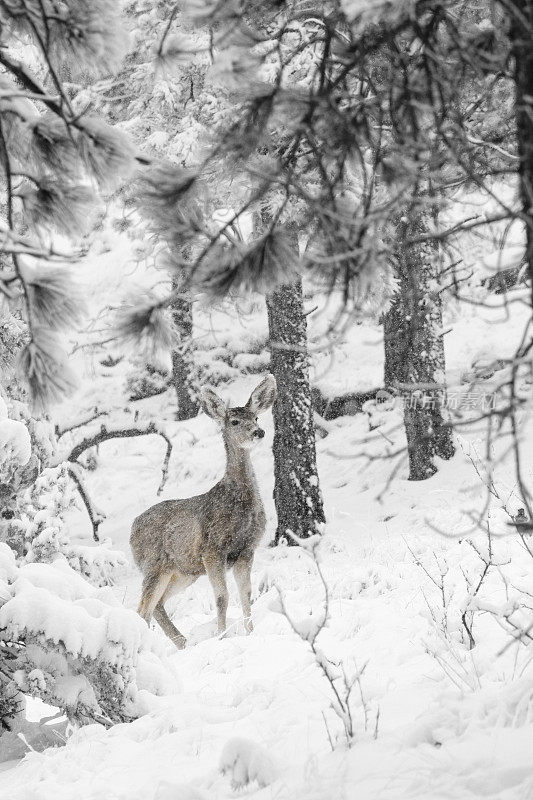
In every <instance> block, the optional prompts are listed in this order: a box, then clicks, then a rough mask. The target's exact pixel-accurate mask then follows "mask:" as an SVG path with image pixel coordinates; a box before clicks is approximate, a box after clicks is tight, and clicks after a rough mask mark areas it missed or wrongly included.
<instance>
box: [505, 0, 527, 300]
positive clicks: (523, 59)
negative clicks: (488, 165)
mask: <svg viewBox="0 0 533 800" xmlns="http://www.w3.org/2000/svg"><path fill="white" fill-rule="evenodd" d="M507 8H508V13H509V14H510V16H511V33H510V36H511V41H512V45H513V55H514V78H515V114H516V135H517V139H518V154H519V156H520V163H519V166H518V174H519V178H520V194H521V200H522V211H523V213H524V219H525V225H526V262H527V270H528V276H529V279H530V282H531V293H532V294H531V305H532V307H533V33H532V31H533V0H511V2H510V3H509V6H508V7H507Z"/></svg>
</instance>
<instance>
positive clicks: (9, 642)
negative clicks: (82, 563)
mask: <svg viewBox="0 0 533 800" xmlns="http://www.w3.org/2000/svg"><path fill="white" fill-rule="evenodd" d="M154 642H155V639H153V638H152V634H151V633H150V631H149V629H148V628H147V627H146V625H145V624H144V623H143V621H142V620H141V619H140V617H138V616H137V614H135V613H134V612H133V611H130V610H127V609H125V608H123V607H122V606H121V605H120V604H119V603H118V602H117V601H116V600H115V599H114V598H113V596H112V595H111V594H110V593H109V591H108V590H105V589H97V588H95V587H93V586H91V585H90V584H89V583H87V581H85V580H84V579H83V578H82V577H81V576H80V575H78V574H77V573H76V572H75V571H74V570H73V569H72V568H71V567H70V566H69V565H68V563H67V561H66V559H64V558H63V557H58V558H57V559H56V560H55V561H54V563H53V564H23V565H22V566H17V563H16V560H15V556H14V554H13V552H12V551H11V549H10V548H9V547H7V545H5V544H0V643H2V646H3V647H9V648H10V652H11V653H12V656H13V657H12V658H11V659H10V660H9V661H7V660H3V661H2V668H1V669H0V680H1V681H2V682H3V685H2V697H3V698H4V697H6V698H13V699H12V700H11V704H12V705H13V704H14V703H18V704H19V705H21V700H22V695H23V694H31V695H34V696H38V697H40V698H42V699H43V700H44V701H45V702H47V703H50V704H51V705H54V706H59V708H61V709H63V710H64V711H65V713H66V714H67V716H68V718H69V720H70V721H72V722H73V723H76V724H84V723H87V722H90V721H94V720H99V721H101V722H104V723H105V724H110V723H113V722H120V721H124V720H129V719H133V718H135V717H137V716H139V715H141V714H143V713H144V712H145V711H146V710H147V708H148V704H149V697H150V695H151V694H169V693H174V692H175V691H176V676H175V675H174V674H173V673H172V671H171V670H170V668H169V667H168V665H167V664H166V663H165V662H164V661H163V660H162V658H161V653H160V651H158V650H156V649H154ZM8 724H9V723H8ZM9 727H11V726H9Z"/></svg>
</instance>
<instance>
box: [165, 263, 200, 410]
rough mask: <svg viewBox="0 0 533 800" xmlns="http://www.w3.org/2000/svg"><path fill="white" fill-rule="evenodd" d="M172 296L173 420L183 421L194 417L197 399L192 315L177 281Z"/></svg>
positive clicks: (188, 297) (185, 295)
mask: <svg viewBox="0 0 533 800" xmlns="http://www.w3.org/2000/svg"><path fill="white" fill-rule="evenodd" d="M172 286H173V289H174V290H175V292H176V294H175V296H174V299H173V300H172V303H171V306H170V310H171V313H172V322H173V325H174V328H175V331H176V339H177V343H176V344H175V345H174V347H173V348H172V385H173V386H174V391H175V392H176V399H177V403H178V410H177V415H176V416H177V419H179V420H186V419H191V418H192V417H195V416H196V415H197V414H198V410H199V407H200V406H199V403H198V397H197V395H196V393H195V392H194V382H193V381H194V379H193V375H194V360H193V359H194V355H193V352H194V351H193V316H192V299H191V295H190V293H188V292H187V293H185V292H184V293H180V292H179V286H180V280H179V278H177V277H174V279H173V282H172Z"/></svg>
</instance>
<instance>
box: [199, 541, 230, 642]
mask: <svg viewBox="0 0 533 800" xmlns="http://www.w3.org/2000/svg"><path fill="white" fill-rule="evenodd" d="M202 560H203V562H204V567H205V571H206V573H207V577H208V578H209V581H210V583H211V586H212V587H213V593H214V595H215V603H216V607H217V621H218V632H219V633H224V631H225V630H226V612H227V610H228V586H227V584H226V564H225V562H224V561H223V560H222V559H221V558H220V556H219V555H217V554H216V553H206V554H205V555H204V556H203V559H202Z"/></svg>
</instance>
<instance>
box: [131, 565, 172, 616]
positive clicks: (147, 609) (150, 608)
mask: <svg viewBox="0 0 533 800" xmlns="http://www.w3.org/2000/svg"><path fill="white" fill-rule="evenodd" d="M171 577H172V573H170V572H149V573H148V574H147V575H145V576H144V578H143V586H142V594H141V602H140V603H139V608H138V609H137V613H138V614H139V616H141V617H142V618H143V619H144V621H145V622H146V624H147V625H149V624H150V620H151V619H152V614H153V613H154V609H155V607H156V605H157V604H158V602H159V601H160V599H161V597H162V596H163V594H164V592H165V589H166V588H167V586H168V584H169V581H170V579H171Z"/></svg>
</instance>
